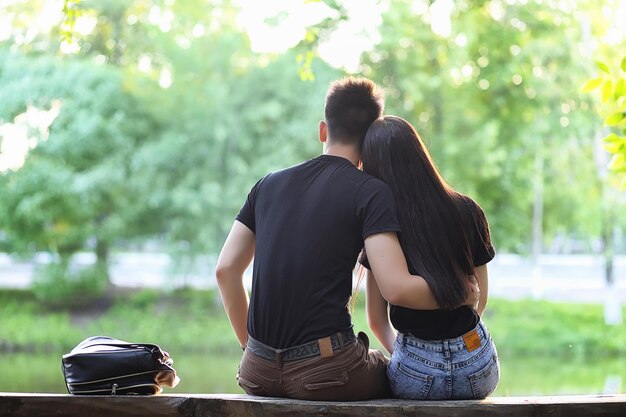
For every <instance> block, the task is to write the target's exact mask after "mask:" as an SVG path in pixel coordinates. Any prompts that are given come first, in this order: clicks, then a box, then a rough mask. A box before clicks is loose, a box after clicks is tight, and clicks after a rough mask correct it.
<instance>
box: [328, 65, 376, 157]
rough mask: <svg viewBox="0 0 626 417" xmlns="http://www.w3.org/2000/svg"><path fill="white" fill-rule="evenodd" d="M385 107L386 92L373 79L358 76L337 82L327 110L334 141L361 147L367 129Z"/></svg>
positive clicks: (329, 131)
mask: <svg viewBox="0 0 626 417" xmlns="http://www.w3.org/2000/svg"><path fill="white" fill-rule="evenodd" d="M384 107H385V100H384V98H383V94H382V91H380V90H378V88H377V87H376V84H374V82H373V81H371V80H368V79H367V78H354V77H347V78H344V79H341V80H338V81H334V82H333V83H331V85H330V88H329V89H328V93H327V94H326V107H325V109H324V117H325V119H326V124H327V125H328V134H329V135H330V138H331V140H332V141H334V142H341V143H345V144H355V145H358V146H359V147H360V146H361V143H362V142H363V138H364V137H365V133H366V132H367V129H368V128H369V127H370V125H371V124H372V122H374V120H376V119H378V118H379V117H380V116H381V115H382V114H383V110H384Z"/></svg>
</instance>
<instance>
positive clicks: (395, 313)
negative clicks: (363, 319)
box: [360, 196, 495, 340]
mask: <svg viewBox="0 0 626 417" xmlns="http://www.w3.org/2000/svg"><path fill="white" fill-rule="evenodd" d="M459 205H460V209H461V210H460V212H461V214H462V215H463V220H464V225H465V227H466V229H465V230H466V233H467V238H468V241H469V244H470V249H471V253H472V260H473V262H474V266H480V265H485V264H486V263H487V262H489V261H490V260H492V259H493V257H494V256H495V250H494V248H493V245H492V244H491V237H490V233H489V224H488V223H487V218H486V217H485V213H484V212H483V210H482V209H481V208H480V206H479V205H478V204H477V203H476V202H475V201H474V200H472V199H471V198H469V197H467V196H463V200H462V201H460V204H459ZM436 244H437V242H433V245H436ZM416 250H419V248H416ZM360 262H361V263H362V264H363V266H365V267H366V268H369V263H368V262H367V258H366V257H363V258H362V259H361V260H360ZM409 272H410V273H412V274H416V275H420V271H414V270H412V268H410V267H409ZM389 318H390V320H391V323H392V324H393V327H395V328H396V329H397V330H398V331H400V332H402V333H410V334H412V335H413V336H415V337H417V338H419V339H423V340H442V339H450V338H454V337H458V336H461V335H463V334H465V333H467V332H469V331H470V330H472V329H473V328H474V327H476V324H478V321H479V320H480V317H479V316H478V313H477V312H476V311H475V310H473V309H472V308H471V307H469V306H463V307H459V308H456V309H453V310H412V309H409V308H404V307H400V306H394V305H390V307H389Z"/></svg>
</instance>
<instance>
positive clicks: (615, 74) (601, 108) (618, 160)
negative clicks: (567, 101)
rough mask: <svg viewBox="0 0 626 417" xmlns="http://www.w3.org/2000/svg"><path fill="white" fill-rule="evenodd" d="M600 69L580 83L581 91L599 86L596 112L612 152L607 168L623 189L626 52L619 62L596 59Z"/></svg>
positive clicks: (625, 180) (625, 179) (625, 178)
mask: <svg viewBox="0 0 626 417" xmlns="http://www.w3.org/2000/svg"><path fill="white" fill-rule="evenodd" d="M596 64H597V66H598V68H599V69H600V70H601V72H600V74H599V75H598V76H597V77H596V78H592V79H590V80H588V81H587V82H585V84H584V85H583V86H582V87H581V91H582V92H584V93H591V92H592V91H594V90H599V92H598V95H599V99H600V103H599V105H598V113H599V114H600V116H601V117H602V118H603V119H604V125H605V126H606V128H607V130H608V132H609V133H608V134H607V136H606V137H605V138H604V148H605V149H606V150H607V151H608V152H610V153H611V154H613V157H612V159H611V162H610V163H609V169H610V170H611V171H612V172H613V173H614V174H615V175H616V178H617V181H616V185H617V186H618V187H619V188H621V189H626V56H623V57H622V58H621V62H620V63H619V64H617V62H611V65H610V66H609V64H605V63H604V62H600V61H597V62H596Z"/></svg>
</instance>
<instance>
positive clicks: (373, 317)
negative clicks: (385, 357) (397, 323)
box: [366, 271, 396, 353]
mask: <svg viewBox="0 0 626 417" xmlns="http://www.w3.org/2000/svg"><path fill="white" fill-rule="evenodd" d="M366 285H367V287H366V288H367V294H366V300H367V302H366V305H367V307H366V310H367V324H369V326H370V329H372V332H373V333H374V335H375V336H376V338H377V339H378V340H379V341H380V343H381V344H382V345H383V347H384V348H385V349H387V352H389V353H393V343H394V341H395V340H396V332H395V331H394V329H393V328H392V327H391V323H390V322H389V312H388V308H387V307H388V305H387V301H386V300H385V299H384V298H383V296H382V294H381V293H380V289H379V288H378V284H377V283H376V279H375V278H374V274H373V273H372V271H367V284H366Z"/></svg>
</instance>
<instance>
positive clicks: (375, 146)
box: [361, 116, 474, 309]
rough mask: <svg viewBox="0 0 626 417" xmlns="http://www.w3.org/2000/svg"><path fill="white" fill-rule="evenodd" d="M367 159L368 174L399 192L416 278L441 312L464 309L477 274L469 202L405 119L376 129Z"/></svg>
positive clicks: (379, 123) (368, 140)
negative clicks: (471, 278) (464, 207)
mask: <svg viewBox="0 0 626 417" xmlns="http://www.w3.org/2000/svg"><path fill="white" fill-rule="evenodd" d="M361 159H362V163H363V171H365V172H367V173H368V174H370V175H373V176H375V177H378V178H380V179H381V180H383V181H384V182H386V183H387V185H389V187H390V188H391V190H392V192H393V195H394V197H395V199H396V206H397V209H398V218H399V220H400V227H401V228H402V232H401V233H400V235H399V240H400V244H401V246H402V250H403V251H404V255H405V257H406V260H407V264H408V266H409V270H410V271H411V273H413V274H417V275H421V276H422V277H424V279H425V280H426V282H427V283H428V285H429V286H430V289H431V290H432V292H433V294H434V296H435V299H436V300H437V303H438V304H439V306H440V307H441V308H443V309H452V308H454V307H457V306H460V305H462V304H464V301H465V299H466V297H467V285H466V283H467V281H468V279H469V278H468V277H469V276H470V275H473V273H474V265H473V262H472V256H471V248H470V245H469V240H468V237H467V234H466V229H467V226H465V225H466V224H467V222H465V221H463V216H462V213H463V211H462V205H463V204H466V203H465V200H464V197H463V196H462V195H461V194H459V193H457V192H456V191H454V190H453V189H452V188H451V187H450V186H449V185H448V184H447V183H446V181H445V180H444V179H443V178H442V177H441V175H440V174H439V172H438V170H437V167H436V166H435V164H434V163H433V161H432V159H431V157H430V154H429V153H428V150H427V149H426V147H425V146H424V143H423V142H422V140H421V138H420V136H419V135H418V133H417V132H416V131H415V129H414V128H413V126H411V124H410V123H409V122H407V121H406V120H404V119H402V118H400V117H396V116H384V117H382V118H380V119H377V120H376V121H375V122H374V123H373V124H372V125H371V126H370V128H369V130H368V131H367V135H366V136H365V140H364V142H363V148H362V151H361Z"/></svg>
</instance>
